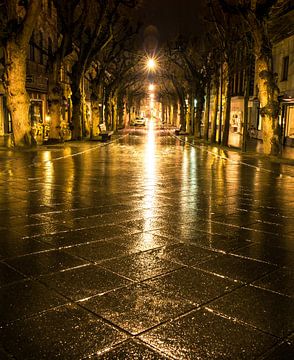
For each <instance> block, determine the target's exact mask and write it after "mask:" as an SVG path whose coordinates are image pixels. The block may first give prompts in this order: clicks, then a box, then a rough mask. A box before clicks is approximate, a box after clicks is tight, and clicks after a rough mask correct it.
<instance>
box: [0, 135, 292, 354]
mask: <svg viewBox="0 0 294 360" xmlns="http://www.w3.org/2000/svg"><path fill="white" fill-rule="evenodd" d="M0 156H1V159H0V170H1V178H0V196H1V197H0V212H1V217H0V219H1V220H0V269H1V271H0V273H1V276H0V286H1V287H0V293H1V295H0V299H1V308H0V322H1V328H0V338H1V348H0V358H1V359H36V360H40V359H49V360H51V359H69V360H74V359H85V358H92V359H130V360H133V359H147V360H149V359H150V360H151V359H271V360H273V359H291V358H292V359H293V358H294V345H293V342H294V335H293V329H294V324H293V323H294V316H293V314H294V301H293V295H294V283H293V264H294V262H293V260H294V222H293V218H294V211H293V210H294V194H293V190H294V181H293V180H294V169H293V166H291V165H289V164H282V163H279V162H269V161H268V160H266V159H264V158H263V159H262V158H260V157H253V156H243V157H242V156H241V155H240V154H239V153H236V152H224V151H221V150H219V151H215V150H214V149H208V148H204V147H201V146H194V147H193V146H190V145H188V144H185V143H184V142H181V141H179V140H178V139H176V138H175V137H174V136H170V135H169V133H168V132H164V131H153V130H152V128H150V129H149V130H143V129H142V130H136V131H133V132H131V134H130V135H124V136H121V137H118V138H117V139H115V138H114V141H113V142H111V143H107V144H105V143H97V142H82V143H80V144H77V143H66V144H62V145H56V146H48V147H42V148H41V149H39V150H36V151H32V150H31V151H25V152H10V151H1V152H0Z"/></svg>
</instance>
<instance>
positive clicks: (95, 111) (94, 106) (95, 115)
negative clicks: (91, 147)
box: [91, 98, 100, 137]
mask: <svg viewBox="0 0 294 360" xmlns="http://www.w3.org/2000/svg"><path fill="white" fill-rule="evenodd" d="M91 110H92V129H91V137H94V136H97V135H98V134H99V130H98V125H99V118H100V110H99V102H98V100H97V98H93V99H91Z"/></svg>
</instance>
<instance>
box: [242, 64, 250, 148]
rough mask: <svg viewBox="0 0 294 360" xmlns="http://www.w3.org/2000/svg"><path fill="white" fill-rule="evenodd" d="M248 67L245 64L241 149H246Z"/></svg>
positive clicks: (248, 90)
mask: <svg viewBox="0 0 294 360" xmlns="http://www.w3.org/2000/svg"><path fill="white" fill-rule="evenodd" d="M249 71H250V67H249V66H247V68H246V71H245V88H244V89H245V90H244V111H243V112H244V119H243V129H242V151H244V152H245V151H246V150H247V138H248V103H249V92H250V72H249Z"/></svg>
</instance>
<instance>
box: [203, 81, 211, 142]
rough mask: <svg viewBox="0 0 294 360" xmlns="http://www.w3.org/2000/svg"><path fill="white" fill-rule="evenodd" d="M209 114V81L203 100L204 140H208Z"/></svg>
mask: <svg viewBox="0 0 294 360" xmlns="http://www.w3.org/2000/svg"><path fill="white" fill-rule="evenodd" d="M209 112H210V80H209V81H208V82H207V85H206V99H205V118H204V134H203V138H204V140H206V141H207V140H208V133H209Z"/></svg>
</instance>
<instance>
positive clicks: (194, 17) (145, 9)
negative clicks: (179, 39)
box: [140, 0, 205, 44]
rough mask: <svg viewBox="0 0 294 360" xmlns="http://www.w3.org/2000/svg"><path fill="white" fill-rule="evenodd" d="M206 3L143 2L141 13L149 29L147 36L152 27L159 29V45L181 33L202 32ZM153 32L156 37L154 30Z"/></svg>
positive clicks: (188, 0) (185, 0) (191, 0)
mask: <svg viewBox="0 0 294 360" xmlns="http://www.w3.org/2000/svg"><path fill="white" fill-rule="evenodd" d="M204 3H205V1H204V0H181V1H179V0H143V4H142V7H141V9H140V13H141V21H142V22H144V27H145V29H146V28H147V31H146V30H145V36H146V32H147V35H148V32H149V29H150V28H148V26H150V25H153V26H155V27H156V28H157V31H158V33H157V38H158V41H159V44H160V43H161V42H163V41H166V40H168V39H172V38H173V37H174V36H175V35H177V34H179V33H187V34H188V33H190V34H195V35H196V34H197V33H198V32H199V31H201V19H202V17H203V15H202V14H203V7H204ZM151 32H152V33H153V35H152V36H154V33H155V31H154V28H153V31H152V29H151Z"/></svg>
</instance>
